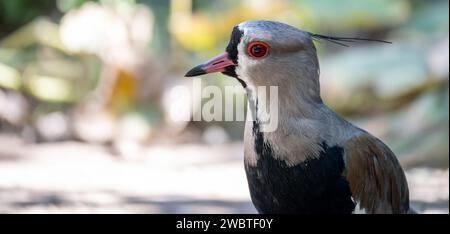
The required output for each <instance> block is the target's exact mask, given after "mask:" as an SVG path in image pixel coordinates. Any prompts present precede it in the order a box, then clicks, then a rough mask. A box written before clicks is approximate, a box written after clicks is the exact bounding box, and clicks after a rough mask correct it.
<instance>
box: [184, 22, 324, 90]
mask: <svg viewBox="0 0 450 234" xmlns="http://www.w3.org/2000/svg"><path fill="white" fill-rule="evenodd" d="M318 71H319V64H318V61H317V55H316V49H315V47H314V44H313V40H312V35H311V34H310V33H308V32H305V31H302V30H299V29H297V28H294V27H292V26H289V25H287V24H283V23H279V22H273V21H263V20H258V21H247V22H243V23H241V24H239V25H237V26H236V27H234V29H233V31H232V33H231V39H230V42H229V44H228V46H227V48H226V50H225V52H224V53H222V54H220V55H219V56H217V57H215V58H213V59H211V60H209V61H207V62H205V63H203V64H200V65H198V66H196V67H194V68H193V69H191V70H190V71H189V72H188V73H187V74H186V76H187V77H191V76H199V75H203V74H207V73H213V72H222V73H223V74H225V75H228V76H232V77H235V78H237V79H238V80H239V81H240V82H241V84H242V85H243V86H244V87H246V86H248V85H250V86H271V85H276V86H280V85H281V86H282V85H291V84H292V82H299V80H301V79H303V80H306V79H311V81H310V82H308V81H303V82H300V83H303V84H308V83H310V84H309V85H312V86H314V85H317V86H318V81H317V77H318ZM316 88H317V89H318V87H316Z"/></svg>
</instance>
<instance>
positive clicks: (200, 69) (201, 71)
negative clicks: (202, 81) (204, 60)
mask: <svg viewBox="0 0 450 234" xmlns="http://www.w3.org/2000/svg"><path fill="white" fill-rule="evenodd" d="M206 73H207V72H206V71H205V69H203V65H198V66H196V67H194V68H192V69H191V70H189V71H188V72H187V73H186V75H184V76H185V77H193V76H200V75H204V74H206Z"/></svg>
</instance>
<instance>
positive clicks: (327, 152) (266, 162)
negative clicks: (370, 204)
mask: <svg viewBox="0 0 450 234" xmlns="http://www.w3.org/2000/svg"><path fill="white" fill-rule="evenodd" d="M253 134H254V137H255V151H256V153H257V154H258V156H259V158H258V161H257V165H256V166H255V167H252V166H250V165H246V168H245V169H246V173H247V180H248V184H249V189H250V194H251V198H252V201H253V204H254V205H255V207H256V209H257V210H258V212H260V213H351V212H352V211H353V210H354V208H355V204H354V202H353V201H352V198H351V191H350V188H349V185H348V182H347V181H346V180H345V178H344V177H343V176H342V172H343V170H344V167H345V165H344V160H343V149H342V148H341V147H338V146H332V147H329V146H328V145H327V144H325V143H322V149H323V150H322V153H321V155H320V157H318V158H316V159H310V160H306V161H304V162H303V163H301V164H298V165H295V166H288V165H287V164H286V163H285V162H284V161H281V160H277V159H275V157H274V155H273V154H274V152H273V150H272V148H271V146H270V144H269V143H267V142H265V141H264V136H263V133H262V132H260V131H259V124H258V122H257V121H254V123H253Z"/></svg>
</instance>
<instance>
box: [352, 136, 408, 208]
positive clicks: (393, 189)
mask: <svg viewBox="0 0 450 234" xmlns="http://www.w3.org/2000/svg"><path fill="white" fill-rule="evenodd" d="M345 159H346V167H347V171H346V177H347V180H348V182H349V184H350V189H351V191H352V196H353V198H354V200H355V201H356V202H357V203H358V204H359V206H360V208H362V209H364V210H365V211H366V212H367V213H407V212H408V211H409V191H408V184H407V182H406V178H405V174H404V172H403V169H402V168H401V166H400V164H399V162H398V160H397V158H396V157H395V155H394V153H393V152H392V151H391V150H390V149H389V148H388V147H387V146H386V145H385V144H384V143H383V142H381V141H380V140H378V139H377V138H375V137H373V136H370V135H365V136H359V137H354V138H352V139H350V140H349V141H347V142H346V144H345Z"/></svg>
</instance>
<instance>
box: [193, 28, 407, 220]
mask: <svg viewBox="0 0 450 234" xmlns="http://www.w3.org/2000/svg"><path fill="white" fill-rule="evenodd" d="M314 40H327V41H330V42H333V43H337V44H341V45H345V44H346V43H349V42H353V41H357V40H370V39H359V38H338V37H330V36H323V35H318V34H313V33H310V32H306V31H302V30H299V29H297V28H295V27H292V26H289V25H287V24H283V23H278V22H273V21H259V20H258V21H247V22H243V23H241V24H239V25H238V26H236V27H234V29H233V31H232V33H231V39H230V42H229V44H228V46H227V48H226V52H224V53H223V54H221V55H219V56H217V57H215V58H213V59H212V60H210V61H208V62H206V63H204V64H201V65H198V66H196V67H194V68H193V69H191V70H190V71H189V72H188V73H187V74H186V76H187V77H191V76H198V75H203V74H207V73H213V72H222V73H223V74H225V75H228V76H232V77H234V78H236V79H237V80H238V81H239V82H240V83H241V84H242V86H243V87H244V88H245V89H246V91H247V96H248V100H249V105H248V106H249V107H254V109H256V110H255V113H256V114H255V118H254V119H253V121H247V123H246V127H245V134H244V145H245V146H244V155H245V157H244V162H245V170H246V174H247V180H248V186H249V189H250V195H251V199H252V202H253V204H254V205H255V207H256V209H257V210H258V212H260V213H354V212H356V211H362V212H365V213H409V212H411V211H410V207H409V191H408V184H407V181H406V178H405V174H404V172H403V170H402V168H401V166H400V164H399V162H398V160H397V158H396V156H395V155H394V153H393V152H392V151H391V150H390V149H389V148H388V147H387V146H386V145H385V144H384V143H383V142H381V141H380V140H379V139H377V138H376V137H374V136H372V135H371V134H370V133H368V132H366V131H364V130H362V129H360V128H358V127H355V126H353V125H352V124H351V123H349V122H347V121H346V120H344V119H343V118H341V117H340V116H338V115H337V114H336V113H335V112H333V111H332V110H331V109H330V108H328V107H327V106H326V105H325V104H324V103H323V101H322V99H321V97H320V86H319V62H318V58H317V53H316V49H315V46H314V43H313V41H314ZM349 72H351V71H349ZM261 86H266V87H267V86H277V87H278V93H279V95H278V102H279V117H278V127H277V129H276V130H275V131H272V132H264V131H261V126H260V124H261V122H260V120H259V118H258V117H259V116H260V115H261V114H262V113H260V112H261V111H260V109H263V108H258V107H262V105H265V106H268V105H269V104H268V99H267V98H266V99H267V100H266V99H264V98H260V97H259V95H258V94H257V93H256V94H255V90H256V88H257V87H261Z"/></svg>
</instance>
